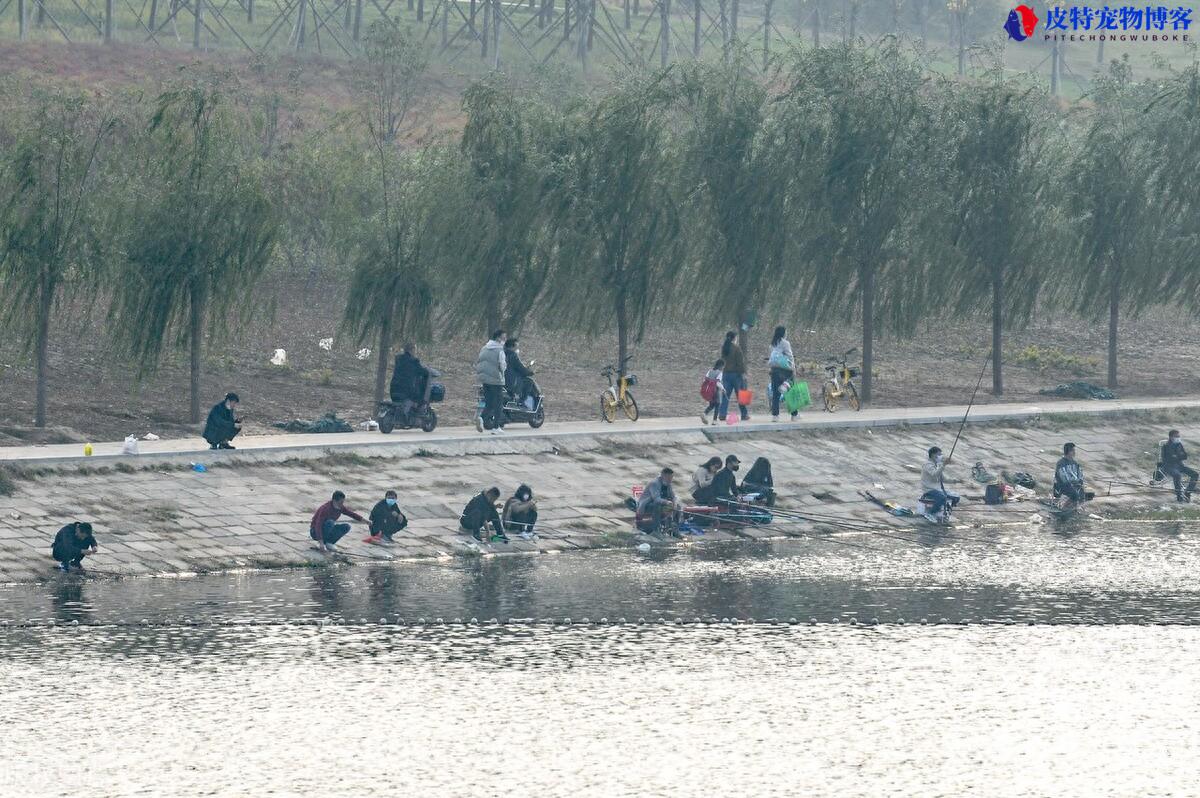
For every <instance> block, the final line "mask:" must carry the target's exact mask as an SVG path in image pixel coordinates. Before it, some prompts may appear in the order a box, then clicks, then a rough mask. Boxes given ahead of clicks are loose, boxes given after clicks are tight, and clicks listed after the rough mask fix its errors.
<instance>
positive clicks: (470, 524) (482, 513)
mask: <svg viewBox="0 0 1200 798" xmlns="http://www.w3.org/2000/svg"><path fill="white" fill-rule="evenodd" d="M499 499H500V489H499V488H488V489H487V490H485V491H484V492H483V493H480V494H478V495H477V496H475V497H474V498H473V499H471V501H469V502H467V506H466V507H465V508H463V511H462V517H461V518H459V519H458V525H459V526H461V527H462V529H463V531H464V532H470V533H471V537H473V538H475V539H476V540H478V541H479V542H480V543H483V537H482V536H481V535H480V532H482V531H483V529H484V527H486V526H487V525H488V524H491V525H492V529H493V530H494V531H495V533H496V534H495V535H494V536H493V538H492V539H493V540H499V541H500V542H501V543H507V542H508V536H507V535H505V534H504V522H503V521H501V520H500V514H499V513H497V512H496V502H497V501H498V500H499Z"/></svg>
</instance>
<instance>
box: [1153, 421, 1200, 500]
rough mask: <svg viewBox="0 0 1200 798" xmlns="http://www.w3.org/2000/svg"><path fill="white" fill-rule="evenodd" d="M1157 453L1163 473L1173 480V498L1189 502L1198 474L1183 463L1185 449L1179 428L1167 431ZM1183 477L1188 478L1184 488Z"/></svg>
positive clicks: (1199, 475)
mask: <svg viewBox="0 0 1200 798" xmlns="http://www.w3.org/2000/svg"><path fill="white" fill-rule="evenodd" d="M1159 455H1160V456H1159V459H1160V460H1161V461H1162V466H1161V467H1162V470H1163V473H1164V474H1166V475H1167V476H1169V477H1170V478H1171V479H1172V480H1173V481H1174V482H1175V499H1176V500H1177V501H1181V502H1190V501H1191V500H1192V493H1194V492H1195V490H1196V480H1197V478H1198V477H1200V474H1197V473H1196V470H1195V469H1193V468H1188V467H1187V466H1185V465H1184V464H1183V461H1184V460H1186V459H1187V450H1185V449H1184V448H1183V438H1182V437H1181V436H1180V434H1179V430H1177V429H1173V430H1171V431H1170V432H1168V433H1167V440H1166V441H1164V442H1163V445H1162V450H1161V451H1160V453H1159ZM1184 477H1187V478H1188V486H1187V488H1186V489H1184V487H1183V478H1184Z"/></svg>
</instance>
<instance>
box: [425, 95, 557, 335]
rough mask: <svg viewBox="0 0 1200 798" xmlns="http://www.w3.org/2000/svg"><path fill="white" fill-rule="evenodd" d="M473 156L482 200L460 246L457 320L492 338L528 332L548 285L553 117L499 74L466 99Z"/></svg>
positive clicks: (466, 140)
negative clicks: (546, 221)
mask: <svg viewBox="0 0 1200 798" xmlns="http://www.w3.org/2000/svg"><path fill="white" fill-rule="evenodd" d="M462 107H463V110H464V111H465V112H466V114H467V124H466V126H465V127H464V129H463V133H462V139H461V144H460V147H461V152H462V154H463V156H465V160H466V163H467V167H468V169H469V174H468V175H467V179H468V180H469V181H470V185H471V192H472V196H473V197H474V201H473V203H472V206H471V207H470V208H468V209H467V214H468V216H467V218H466V219H465V220H464V221H466V222H467V223H466V224H462V225H460V226H459V229H458V231H457V235H456V237H455V240H454V242H453V244H452V250H451V251H453V252H454V253H456V254H457V257H455V258H454V259H453V260H454V262H453V263H452V265H451V266H450V268H449V269H448V270H447V275H448V276H449V277H450V278H451V285H450V289H451V296H452V297H453V301H452V302H451V303H450V307H451V308H452V309H453V312H452V313H451V317H452V318H451V320H452V321H454V322H459V323H463V324H472V323H473V325H478V324H484V325H485V329H486V330H488V331H491V330H494V329H496V328H498V327H509V328H514V327H518V326H520V324H521V322H522V321H524V319H525V317H526V316H527V315H528V313H529V311H530V310H531V309H532V308H533V305H534V302H535V301H536V299H537V297H538V294H539V293H540V292H541V289H542V286H543V284H544V282H545V280H546V275H547V266H548V261H547V260H546V259H545V258H544V257H541V246H540V245H541V243H542V240H543V232H544V225H543V224H542V220H543V215H542V202H543V200H544V196H545V194H546V190H547V186H546V177H547V175H546V168H545V156H546V153H545V152H544V151H543V149H542V147H541V146H540V142H541V138H542V137H541V135H540V134H541V133H542V132H543V131H544V129H545V126H546V125H547V124H553V122H552V118H553V115H554V114H553V111H552V109H551V108H550V106H549V105H547V104H545V103H542V102H540V101H539V99H538V98H537V96H536V94H531V93H527V92H518V91H516V90H515V89H514V87H513V86H512V85H511V84H510V83H508V82H507V79H506V78H505V77H504V76H502V75H499V74H497V73H493V74H492V75H490V76H488V77H486V78H483V79H481V80H479V81H477V82H475V83H473V84H471V85H470V86H469V87H468V88H467V90H466V92H464V94H463V103H462Z"/></svg>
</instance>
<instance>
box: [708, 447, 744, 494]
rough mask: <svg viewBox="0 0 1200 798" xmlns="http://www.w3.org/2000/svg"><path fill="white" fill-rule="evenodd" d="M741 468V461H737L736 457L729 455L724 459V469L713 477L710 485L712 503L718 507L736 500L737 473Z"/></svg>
mask: <svg viewBox="0 0 1200 798" xmlns="http://www.w3.org/2000/svg"><path fill="white" fill-rule="evenodd" d="M741 467H742V461H741V460H738V459H737V455H733V454H731V455H729V456H728V457H726V458H725V467H724V468H722V469H721V470H720V471H718V472H717V475H716V476H715V477H713V481H712V485H711V486H710V487H711V488H712V496H713V503H715V504H718V505H719V504H723V503H728V502H736V501H737V500H738V483H737V472H738V469H739V468H741Z"/></svg>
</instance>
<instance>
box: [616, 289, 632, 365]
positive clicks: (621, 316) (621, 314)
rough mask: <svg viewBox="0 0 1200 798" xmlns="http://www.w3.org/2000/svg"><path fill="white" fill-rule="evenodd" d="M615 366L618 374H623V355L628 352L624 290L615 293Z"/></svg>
mask: <svg viewBox="0 0 1200 798" xmlns="http://www.w3.org/2000/svg"><path fill="white" fill-rule="evenodd" d="M616 310H617V367H618V372H617V373H618V375H619V376H622V377H623V376H625V357H626V356H627V355H628V354H629V312H628V308H626V304H625V292H624V291H621V292H620V293H618V294H617V308H616Z"/></svg>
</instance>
